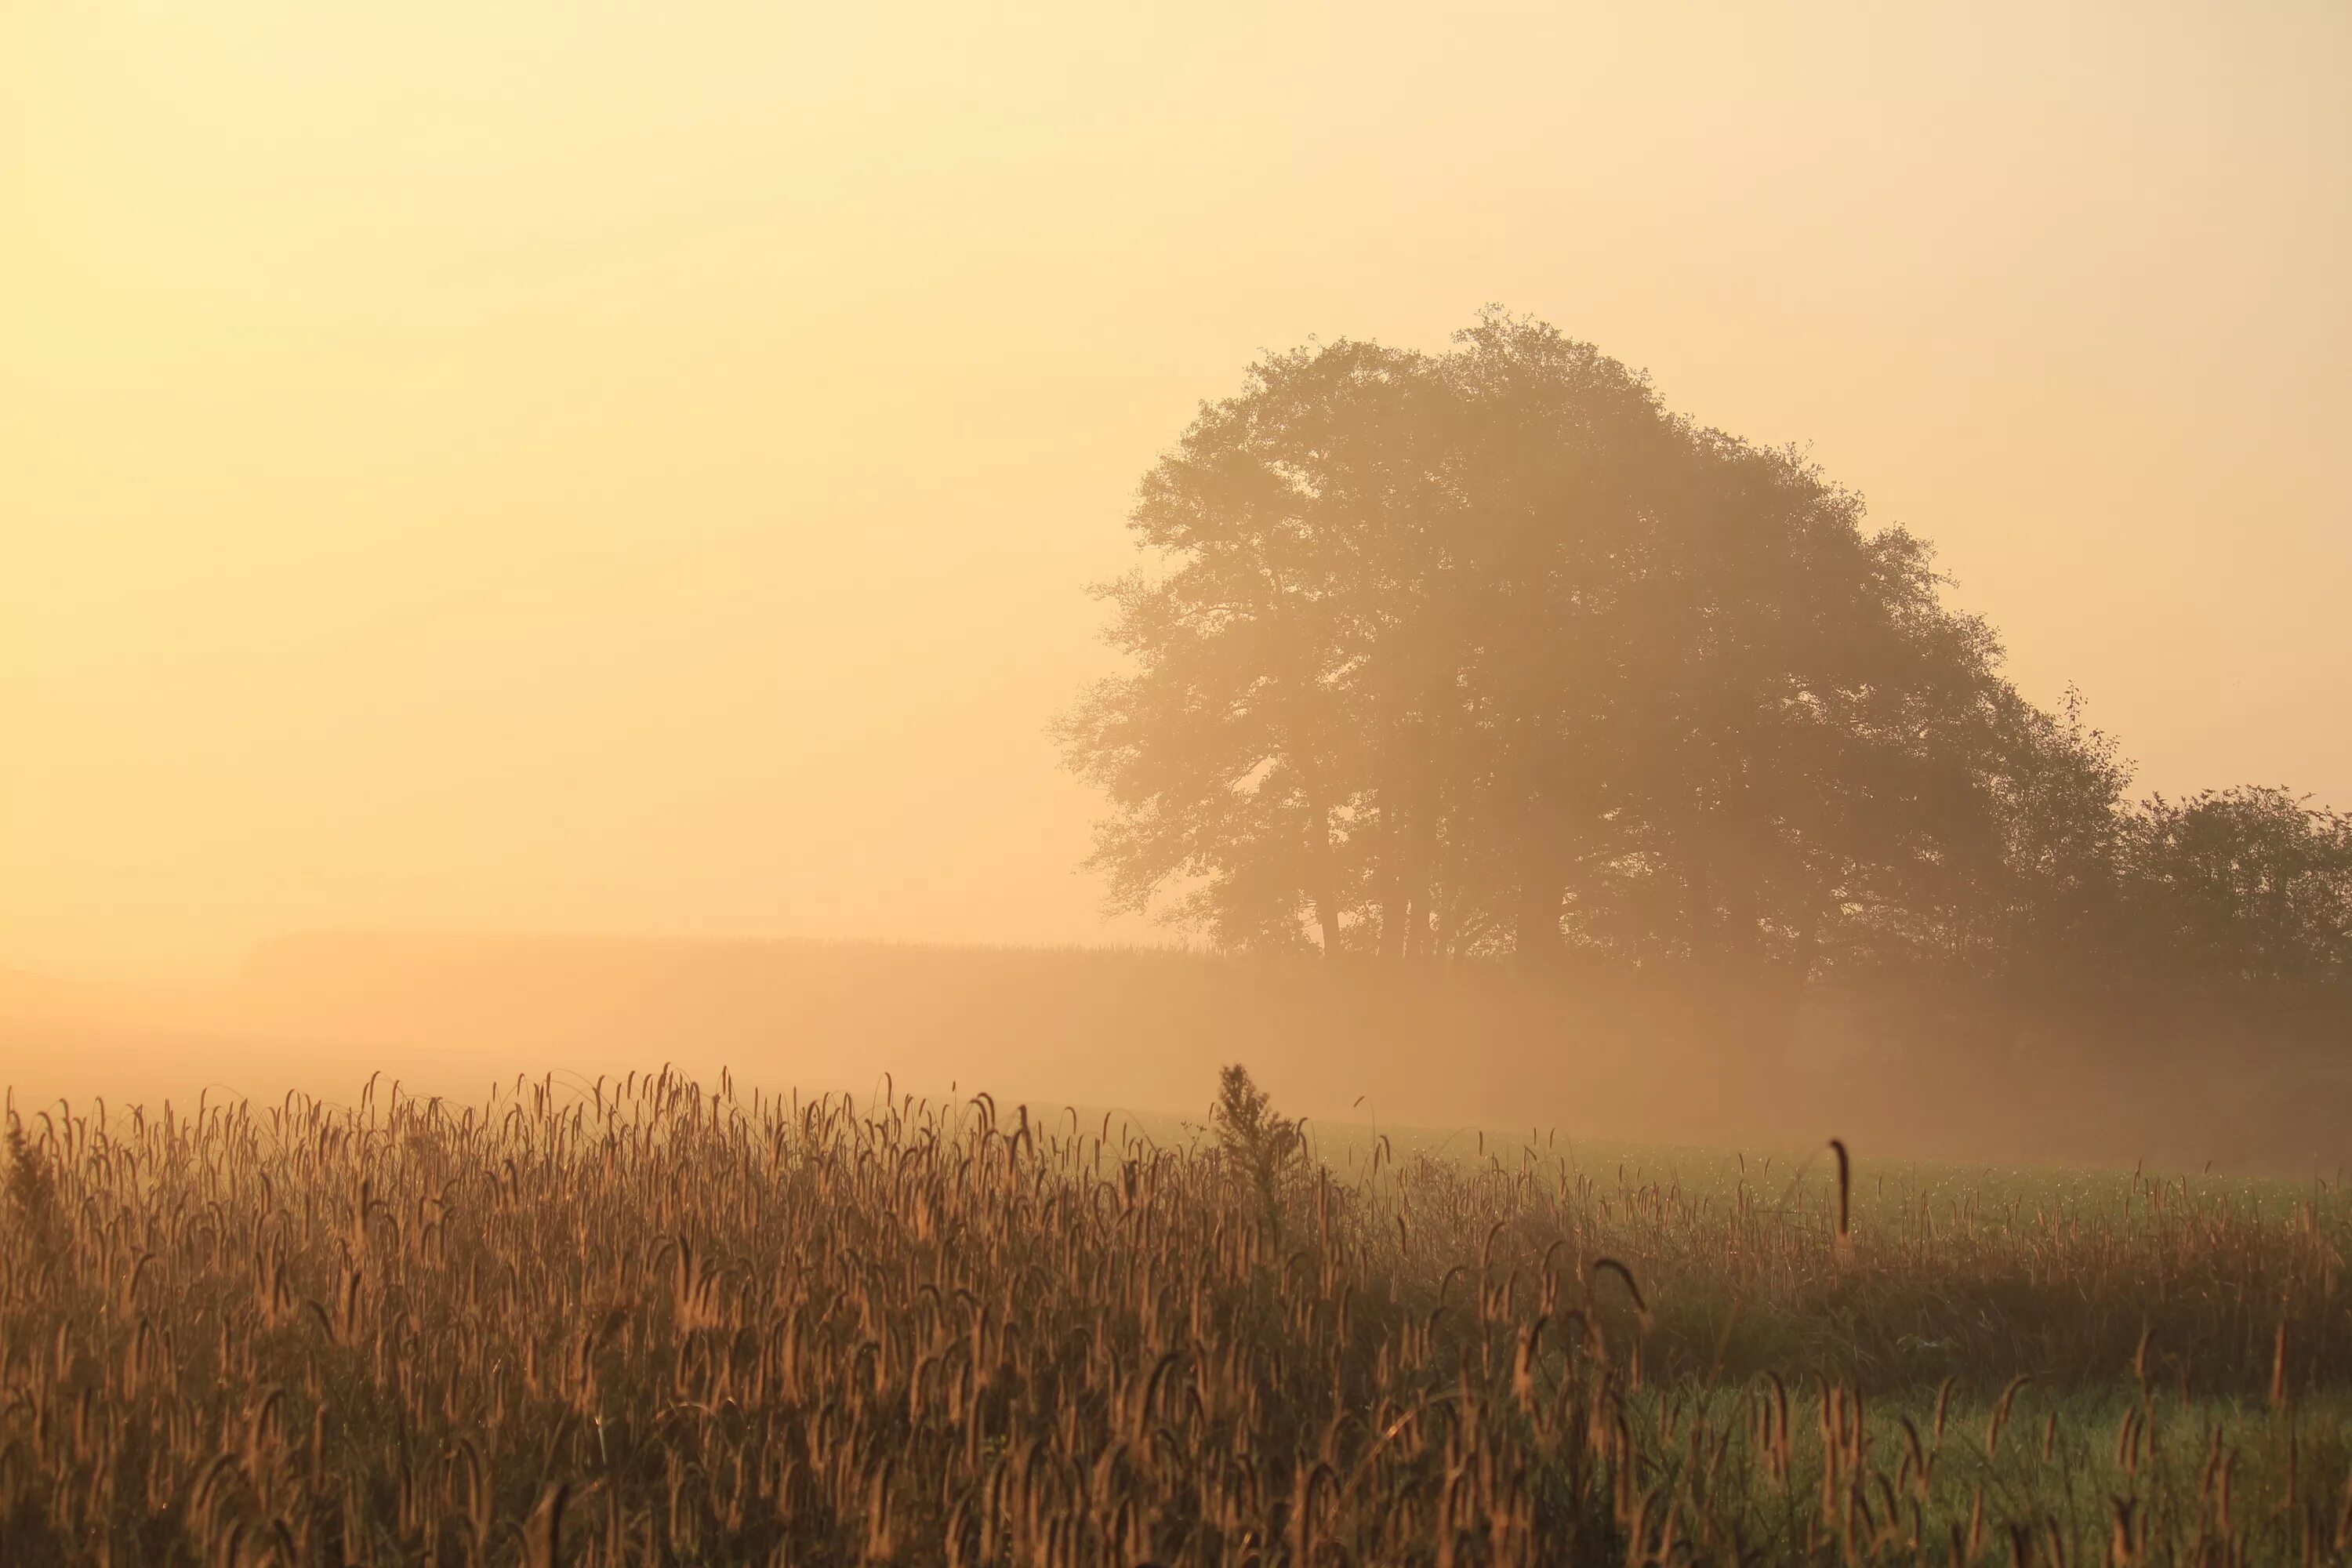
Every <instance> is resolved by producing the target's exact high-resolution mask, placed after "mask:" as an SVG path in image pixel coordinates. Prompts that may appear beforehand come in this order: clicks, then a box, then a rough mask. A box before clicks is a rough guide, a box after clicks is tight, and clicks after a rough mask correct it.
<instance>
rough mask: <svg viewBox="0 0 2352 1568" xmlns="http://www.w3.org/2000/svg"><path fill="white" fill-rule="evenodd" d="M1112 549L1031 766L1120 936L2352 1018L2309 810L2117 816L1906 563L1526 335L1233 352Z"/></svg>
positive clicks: (2341, 941)
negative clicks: (2300, 1003) (1095, 618)
mask: <svg viewBox="0 0 2352 1568" xmlns="http://www.w3.org/2000/svg"><path fill="white" fill-rule="evenodd" d="M1129 522H1130V527H1131V529H1132V530H1133V531H1134V533H1135V535H1136V540H1137V542H1138V544H1139V546H1140V547H1141V548H1142V549H1143V551H1144V552H1146V553H1147V555H1148V557H1149V563H1148V564H1147V565H1146V566H1144V567H1142V568H1140V569H1139V570H1138V571H1136V572H1134V573H1132V574H1129V575H1128V576H1126V577H1124V578H1121V579H1120V580H1118V582H1117V583H1114V584H1110V585H1108V587H1107V588H1105V589H1104V590H1103V593H1104V594H1105V595H1106V596H1107V597H1108V599H1109V600H1110V602H1111V604H1112V606H1113V612H1114V613H1113V618H1112V625H1111V627H1110V633H1109V636H1110V639H1111V641H1112V642H1113V643H1114V644H1115V645H1116V646H1117V647H1119V648H1120V649H1121V650H1122V651H1123V652H1125V653H1126V654H1127V655H1128V656H1129V661H1130V668H1129V671H1128V672H1127V673H1125V674H1123V675H1121V676H1118V677H1116V678H1114V679H1109V680H1107V681H1104V682H1102V683H1101V684H1099V685H1098V686H1097V687H1096V688H1095V689H1093V690H1091V691H1090V692H1088V693H1087V695H1086V696H1085V698H1084V699H1083V700H1081V701H1080V702H1079V704H1078V705H1077V706H1076V708H1075V709H1074V710H1072V711H1071V712H1070V713H1069V714H1068V715H1067V716H1066V717H1065V718H1064V719H1063V720H1062V721H1060V724H1059V726H1058V735H1059V738H1060V740H1061V742H1062V743H1063V746H1064V748H1065V752H1066V757H1067V759H1068V761H1069V763H1070V764H1071V765H1072V766H1073V767H1074V768H1075V769H1076V770H1077V771H1078V772H1079V773H1081V774H1082V775H1083V776H1085V777H1087V778H1088V779H1089V780H1091V781H1092V782H1094V783H1095V784H1097V785H1098V786H1099V787H1100V788H1101V789H1102V790H1103V792H1104V794H1105V795H1106V796H1107V798H1108V803H1109V806H1110V810H1109V812H1108V815H1107V816H1105V818H1104V819H1103V820H1102V821H1101V822H1100V823H1099V824H1098V825H1097V837H1096V843H1095V852H1094V855H1093V857H1092V859H1091V861H1090V864H1091V865H1093V866H1094V867H1095V868H1097V869H1098V870H1100V871H1102V872H1103V873H1104V874H1105V875H1106V876H1107V878H1108V884H1109V889H1110V898H1111V901H1112V902H1113V904H1114V905H1116V906H1118V907H1120V908H1124V909H1129V910H1158V911H1159V912H1160V914H1161V915H1162V916H1163V917H1164V918H1166V919H1169V920H1171V921H1176V922H1178V923H1180V924H1182V925H1185V926H1188V927H1191V928H1192V929H1195V930H1198V931H1202V932H1204V933H1205V934H1207V935H1208V936H1209V937H1210V938H1211V939H1212V940H1213V942H1216V943H1217V944H1219V945H1220V946H1222V947H1225V948H1229V949H1236V950H1246V951H1255V952H1308V951H1319V952H1322V953H1324V954H1325V955H1327V956H1336V955H1340V954H1355V955H1360V956H1362V957H1364V958H1367V959H1377V960H1380V961H1382V962H1387V963H1402V962H1412V961H1417V960H1431V959H1433V960H1448V961H1450V960H1455V959H1462V958H1489V959H1508V960H1511V961H1513V962H1515V963H1517V964H1518V965H1520V966H1521V967H1524V968H1528V969H1534V970H1540V969H1543V968H1546V967H1548V966H1550V965H1552V964H1555V963H1559V962H1560V961H1561V960H1562V959H1563V958H1564V957H1566V956H1567V955H1569V954H1570V953H1582V954H1585V955H1588V956H1591V957H1596V958H1599V959H1601V960H1602V961H1604V962H1608V963H1615V964H1620V965H1625V966H1633V967H1641V968H1652V967H1661V966H1664V967H1672V968H1675V969H1676V970H1678V971H1682V972H1685V974H1686V977H1688V978H1698V977H1701V976H1704V977H1706V978H1707V979H1709V980H1710V981H1712V982H1719V983H1721V984H1725V985H1726V986H1727V987H1728V990H1729V992H1730V994H1731V995H1732V997H1733V998H1734V1000H1735V1002H1736V1004H1737V1005H1738V1007H1739V1008H1740V1009H1741V1011H1742V1015H1743V1016H1746V1017H1747V1018H1748V1019H1749V1020H1750V1021H1751V1022H1750V1025H1749V1026H1750V1027H1752V1030H1753V1032H1754V1034H1755V1036H1756V1038H1757V1039H1758V1040H1759V1041H1769V1040H1770V1039H1772V1038H1774V1037H1776V1035H1777V1033H1778V1031H1779V1029H1780V1021H1781V1020H1780V1019H1779V1018H1778V1017H1776V1009H1775V1006H1774V1005H1772V1004H1773V1002H1774V1000H1775V999H1776V998H1777V999H1779V1000H1780V1001H1783V1002H1792V1001H1793V999H1794V997H1795V996H1796V995H1797V994H1798V993H1799V992H1800V991H1801V988H1802V987H1803V986H1804V985H1806V984H1808V983H1811V982H1813V981H1817V980H1820V979H1822V978H1824V977H1846V978H1858V977H1867V976H1872V975H1887V974H1894V975H1900V976H1907V977H1910V978H1911V979H1913V980H1921V979H1935V980H1937V981H1941V982H1948V983H1949V985H1950V986H1951V987H1953V988H1957V989H1958V990H1961V991H1966V992H1969V993H1970V994H1974V995H1976V996H1977V997H1979V999H1980V1001H1984V1002H1990V1003H1991V1004H1994V1005H1995V1010H1996V1012H1997V1011H1998V1008H1999V1007H2000V1006H2012V1005H2013V1006H2015V1007H2029V1006H2032V1007H2048V1006H2053V1005H2058V1004H2060V1003H2063V1004H2065V1005H2070V1006H2077V1005H2081V1006H2103V1005H2104V1006H2112V1005H2113V1002H2114V999H2115V998H2116V997H2117V996H2120V995H2122V994H2126V993H2127V992H2133V991H2135V989H2136V991H2137V994H2140V995H2142V996H2144V997H2145V996H2153V995H2156V994H2171V993H2172V992H2175V991H2177V990H2178V989H2179V987H2180V986H2181V985H2184V984H2192V983H2193V984H2196V985H2199V986H2202V987H2203V988H2204V989H2205V990H2206V991H2208V992H2210V991H2214V990H2216V989H2217V988H2220V989H2227V988H2229V987H2232V986H2234V987H2237V988H2238V989H2239V990H2240V991H2241V992H2242V991H2244V990H2245V989H2246V988H2248V987H2255V988H2263V987H2267V988H2269V989H2270V991H2272V992H2277V991H2279V990H2280V989H2281V988H2298V993H2299V994H2305V995H2310V994H2318V993H2320V992H2325V991H2326V990H2327V989H2328V988H2329V987H2335V988H2336V991H2335V992H2334V993H2331V994H2342V993H2344V992H2345V991H2346V990H2347V988H2352V826H2347V819H2346V818H2344V817H2342V816H2336V815H2334V814H2331V813H2327V812H2323V811H2316V810H2314V809H2312V808H2310V807H2308V806H2306V805H2304V804H2303V803H2302V802H2300V801H2298V800H2295V799H2294V798H2293V797H2291V796H2289V795H2286V794H2284V792H2282V791H2275V790H2230V791H2223V792H2220V793H2209V794H2206V795H2196V796H2192V797H2190V798H2189V799H2188V800H2186V801H2182V802H2179V803H2175V802H2170V801H2167V800H2165V799H2162V798H2157V799H2153V800H2150V801H2147V802H2146V803H2143V804H2141V805H2127V804H2126V791H2127V789H2128V787H2129V784H2130V770H2129V768H2128V766H2127V764H2126V763H2124V762H2123V761H2122V760H2121V759H2120V757H2119V755H2118V753H2117V751H2116V745H2115V743H2114V742H2113V741H2112V740H2111V739H2110V738H2109V737H2107V736H2105V735H2104V734H2102V733H2100V732H2099V731H2096V730H2095V729H2093V728H2092V727H2090V726H2089V725H2088V724H2087V723H2086V722H2085V721H2084V714H2083V710H2082V705H2081V701H2080V699H2079V697H2078V696H2076V695H2075V694H2074V693H2072V692H2071V691H2070V692H2069V694H2068V697H2067V700H2066V702H2065V704H2064V707H2063V710H2062V711H2061V712H2059V713H2057V714H2052V713H2049V712H2046V711H2044V710H2041V709H2039V708H2036V707H2035V706H2034V705H2033V704H2032V703H2030V702H2028V701H2026V700H2024V699H2023V698H2022V697H2021V696H2020V695H2019V694H2018V692H2017V691H2016V690H2015V689H2013V688H2012V687H2011V686H2010V685H2009V683H2008V682H2007V681H2006V680H2005V679H2002V677H2001V675H2000V647H1999V645H1998V643H1997V641H1996V639H1995V637H1994V636H1993V634H1992V632H1991V630H1990V628H1989V627H1988V626H1985V625H1984V624H1983V623H1982V622H1981V621H1980V620H1978V619H1976V618H1974V617H1971V616H1963V615H1959V614H1958V613H1956V612H1954V611H1952V610H1951V609H1949V608H1948V607H1947V606H1946V605H1944V604H1943V602H1942V599H1941V596H1940V594H1941V588H1942V585H1943V580H1942V578H1941V577H1940V576H1939V575H1938V574H1937V572H1936V570H1935V567H1934V562H1933V553H1932V551H1931V549H1930V547H1929V546H1928V545H1927V542H1925V541H1923V540H1921V539H1919V538H1918V537H1916V535H1914V534H1911V533H1909V532H1907V531H1904V530H1902V529H1900V528H1882V529H1873V528H1871V527H1869V526H1867V524H1866V520H1865V516H1864V508H1863V503H1862V500H1861V499H1860V498H1859V497H1858V496H1856V495H1854V494H1853V492H1851V491H1849V490H1846V489H1842V488H1840V487H1839V486H1837V485H1835V484H1834V483H1832V481H1831V480H1829V479H1827V478H1826V477H1825V476H1823V475H1822V473H1821V472H1820V471H1819V469H1817V468H1814V467H1813V466H1812V465H1811V464H1810V463H1809V462H1807V461H1805V460H1804V459H1803V458H1801V456H1799V455H1797V454H1795V453H1793V452H1790V451H1779V450H1767V449H1763V448H1759V447H1754V446H1751V445H1749V444H1748V443H1746V442H1744V441H1740V440H1738V439H1736V438H1734V437H1730V436H1727V435H1725V434H1723V433H1722V432H1719V431H1715V430H1709V429H1703V428H1700V427H1698V426H1695V425H1693V424H1692V423H1691V422H1689V421H1687V420H1685V419H1682V418H1679V417H1677V416H1674V415H1672V414H1671V413H1669V412H1668V411H1666V410H1665V409H1664V407H1663V406H1662V405H1661V404H1660V403H1659V400H1658V398H1657V396H1656V395H1655V394H1654V392H1653V391H1652V389H1651V387H1650V386H1649V384H1648V383H1647V381H1646V380H1645V379H1644V378H1643V377H1642V376H1641V375H1639V374H1635V373H1633V372H1632V371H1630V370H1628V369H1626V368H1625V367H1624V366H1623V365H1622V364H1620V363H1617V362H1616V361H1614V360H1612V359H1610V358H1608V357H1607V356H1606V355H1603V354H1601V353H1600V352H1599V351H1598V350H1596V349H1594V348H1593V347H1592V346H1591V345H1590V344H1586V343H1580V342H1574V341H1573V340H1570V339H1569V338H1566V337H1564V336H1562V335H1561V334H1560V333H1559V332H1558V331H1554V330H1553V329H1552V328H1550V327H1549V326H1547V325H1544V324H1543V323H1541V322H1537V321H1528V320H1524V319H1520V318H1516V317H1512V316H1508V315H1506V314H1504V313H1502V312H1501V311H1499V310H1489V311H1487V312H1486V313H1485V314H1484V315H1482V316H1481V317H1480V318H1479V319H1478V321H1476V322H1475V324H1474V325H1473V326H1471V327H1470V328H1469V329H1467V330H1466V331H1463V332H1460V333H1458V334H1456V336H1455V338H1454V344H1453V347H1452V348H1451V349H1449V350H1448V351H1447V352H1445V353H1437V354H1423V353H1412V352H1409V351H1403V350H1397V349H1391V348H1384V347H1381V346H1380V345H1378V344H1372V343H1361V342H1339V343H1334V344H1331V345H1328V346H1313V345H1310V346H1308V347H1305V348H1300V349H1297V350H1294V351H1292V352H1289V353H1279V354H1273V355H1269V356H1267V357H1266V358H1265V359H1262V360H1260V361H1259V362H1258V363H1256V364H1255V365H1253V366H1251V367H1250V369H1249V371H1248V373H1247V376H1246V379H1245V381H1244V386H1243V388H1242V390H1241V392H1240V393H1239V394H1237V395H1234V396H1233V397H1229V398H1226V399H1224V400H1223V401H1221V402H1216V403H1212V404H1207V405H1203V406H1202V409H1201V411H1200V414H1199V416H1198V417H1197V418H1196V419H1195V420H1194V421H1193V422H1192V426H1190V428H1188V429H1187V430H1186V431H1185V432H1184V433H1183V435H1182V437H1181V439H1180V440H1179V442H1178V443H1177V445H1176V447H1174V449H1173V450H1171V452H1169V453H1168V454H1167V455H1166V456H1165V457H1164V458H1161V459H1160V462H1159V463H1158V464H1157V465H1155V466H1154V467H1153V468H1152V469H1151V470H1150V472H1149V473H1148V474H1146V475H1145V477H1144V479H1143V483H1142V486H1141V489H1140V492H1139V498H1138V500H1137V503H1136V506H1135V510H1134V511H1133V513H1132V514H1131V517H1130V520H1129ZM2103 998H2104V999H2105V1000H2102V999H2103Z"/></svg>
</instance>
